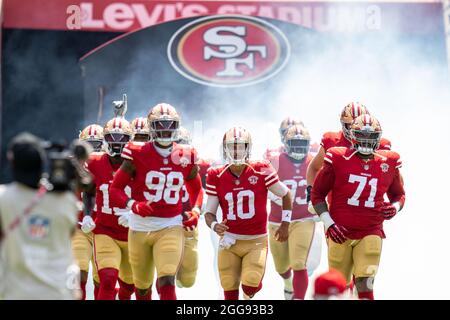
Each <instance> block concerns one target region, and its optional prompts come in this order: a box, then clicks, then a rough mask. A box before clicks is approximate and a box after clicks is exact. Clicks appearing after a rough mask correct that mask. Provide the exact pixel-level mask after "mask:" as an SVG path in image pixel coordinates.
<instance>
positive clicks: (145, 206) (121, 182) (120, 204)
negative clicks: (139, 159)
mask: <svg viewBox="0 0 450 320" xmlns="http://www.w3.org/2000/svg"><path fill="white" fill-rule="evenodd" d="M135 174H136V167H135V166H134V164H133V161H131V160H128V159H125V160H124V161H123V163H122V165H121V166H120V168H119V170H117V172H116V174H115V175H114V179H113V182H112V183H111V186H110V187H109V193H110V196H111V203H112V205H113V206H114V207H117V208H127V209H130V210H131V211H132V212H133V213H135V214H137V215H140V216H141V217H148V216H151V215H152V214H153V209H152V207H151V206H150V203H151V201H139V202H138V201H135V200H134V199H132V198H129V197H128V196H127V194H126V193H125V188H126V186H127V185H129V184H130V182H131V180H132V179H133V177H134V176H135Z"/></svg>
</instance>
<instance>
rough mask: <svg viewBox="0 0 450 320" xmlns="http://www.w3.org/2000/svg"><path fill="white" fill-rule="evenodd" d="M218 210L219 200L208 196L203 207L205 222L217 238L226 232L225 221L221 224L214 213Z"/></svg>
mask: <svg viewBox="0 0 450 320" xmlns="http://www.w3.org/2000/svg"><path fill="white" fill-rule="evenodd" d="M218 208H219V198H218V197H217V196H213V195H208V197H207V200H206V206H205V212H206V213H205V222H206V224H207V226H208V227H210V228H211V230H213V231H214V232H216V233H217V234H218V235H219V236H223V234H224V233H225V231H227V230H228V226H227V225H226V223H227V220H226V219H225V220H223V221H222V222H221V223H219V222H218V221H217V217H216V213H217V209H218Z"/></svg>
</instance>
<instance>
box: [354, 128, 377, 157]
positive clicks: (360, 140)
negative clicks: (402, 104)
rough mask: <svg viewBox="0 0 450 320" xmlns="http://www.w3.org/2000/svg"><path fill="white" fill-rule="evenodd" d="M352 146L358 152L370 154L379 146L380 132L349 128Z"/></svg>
mask: <svg viewBox="0 0 450 320" xmlns="http://www.w3.org/2000/svg"><path fill="white" fill-rule="evenodd" d="M351 135H352V143H353V148H354V149H356V150H357V151H358V152H359V153H361V154H364V155H370V154H372V153H374V152H375V150H377V149H378V147H379V146H380V140H381V132H374V131H369V130H351Z"/></svg>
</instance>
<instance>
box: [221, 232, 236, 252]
mask: <svg viewBox="0 0 450 320" xmlns="http://www.w3.org/2000/svg"><path fill="white" fill-rule="evenodd" d="M235 243H236V239H235V238H233V237H230V236H229V235H227V234H225V235H224V236H223V237H222V239H220V241H219V247H220V249H229V248H230V247H231V246H232V245H233V244H235Z"/></svg>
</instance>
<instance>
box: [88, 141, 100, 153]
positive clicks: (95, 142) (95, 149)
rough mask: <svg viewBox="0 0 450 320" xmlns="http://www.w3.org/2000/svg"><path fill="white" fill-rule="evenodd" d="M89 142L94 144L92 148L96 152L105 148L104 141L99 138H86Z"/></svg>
mask: <svg viewBox="0 0 450 320" xmlns="http://www.w3.org/2000/svg"><path fill="white" fill-rule="evenodd" d="M86 142H87V143H89V144H90V145H91V146H92V149H94V152H99V151H101V150H102V148H103V144H104V141H103V140H98V139H88V140H86Z"/></svg>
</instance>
